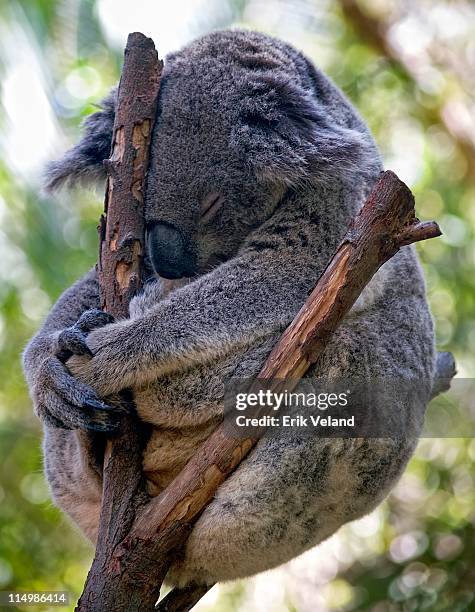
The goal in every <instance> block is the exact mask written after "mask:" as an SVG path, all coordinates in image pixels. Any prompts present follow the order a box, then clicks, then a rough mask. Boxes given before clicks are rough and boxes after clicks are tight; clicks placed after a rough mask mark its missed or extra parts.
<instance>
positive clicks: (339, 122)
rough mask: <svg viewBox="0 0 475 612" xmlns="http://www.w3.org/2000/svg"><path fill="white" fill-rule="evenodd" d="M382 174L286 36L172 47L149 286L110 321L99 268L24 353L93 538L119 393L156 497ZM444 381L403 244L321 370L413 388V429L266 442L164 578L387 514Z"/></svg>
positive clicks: (76, 175)
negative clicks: (104, 452) (125, 397)
mask: <svg viewBox="0 0 475 612" xmlns="http://www.w3.org/2000/svg"><path fill="white" fill-rule="evenodd" d="M115 99H116V94H115V91H113V92H112V93H111V94H110V95H109V96H108V97H107V98H106V100H105V101H104V102H103V104H102V108H101V110H99V111H98V112H96V113H95V114H93V115H92V116H91V117H90V118H88V119H87V120H86V122H85V133H84V136H83V138H82V140H81V141H80V142H79V143H78V144H77V145H76V146H74V147H73V148H72V149H71V150H70V151H69V152H68V153H66V155H65V156H64V157H63V159H61V160H60V161H58V162H55V163H53V164H51V165H50V167H49V171H48V175H47V186H48V188H50V189H54V188H56V187H58V186H60V185H62V184H64V183H72V184H74V183H76V182H78V181H81V180H83V179H84V180H86V181H87V180H89V179H91V178H93V179H98V178H100V177H101V176H103V169H102V161H103V160H104V159H105V158H107V157H108V155H109V151H110V144H111V135H112V126H113V120H114V107H115ZM381 170H382V164H381V159H380V155H379V153H378V150H377V147H376V145H375V143H374V141H373V138H372V136H371V134H370V133H369V130H368V128H367V127H366V125H365V123H364V121H363V120H362V119H361V117H360V116H359V114H358V112H357V111H356V110H355V109H354V108H353V106H352V105H351V103H350V102H349V101H348V100H347V99H346V98H345V97H344V95H343V94H342V92H341V91H340V90H339V89H338V88H337V87H336V86H335V85H334V84H333V83H332V82H331V81H330V80H329V79H328V78H327V77H326V76H325V75H324V74H323V73H322V72H321V71H320V70H318V69H317V68H316V67H315V66H314V65H313V64H312V63H311V62H310V61H309V60H308V59H307V58H305V57H304V56H303V55H302V54H301V53H300V52H299V51H297V50H296V49H294V48H293V47H292V46H290V45H289V44H286V43H285V42H282V41H280V40H277V39H275V38H271V37H269V36H266V35H264V34H261V33H257V32H251V31H242V30H226V31H218V32H213V33H211V34H208V35H206V36H204V37H203V38H200V39H198V40H196V41H195V42H192V43H191V44H189V45H188V46H186V47H185V48H184V49H182V50H181V51H179V52H177V53H173V54H171V55H169V56H168V57H167V58H166V61H165V68H164V71H163V77H162V85H161V91H160V96H159V105H158V110H157V120H156V125H155V127H154V132H153V139H152V149H151V158H150V167H149V172H148V176H147V185H146V227H147V234H146V243H147V269H149V270H150V279H149V280H148V282H147V283H146V285H145V287H144V289H143V291H142V292H141V293H140V295H138V296H137V297H136V298H135V299H134V300H133V301H132V303H131V304H130V318H128V319H124V320H118V321H112V320H111V318H110V317H108V315H106V314H105V313H103V312H101V311H100V310H99V298H98V283H97V277H96V272H95V271H94V270H91V271H89V272H88V273H87V274H86V275H85V276H84V278H82V279H81V280H79V281H78V282H76V283H75V284H74V285H73V286H72V287H71V288H70V289H68V290H66V291H65V293H64V294H63V295H62V296H61V297H60V299H59V300H58V302H57V303H56V305H55V306H54V307H53V309H52V311H51V313H50V314H49V315H48V317H47V318H46V321H45V323H44V325H43V327H42V329H41V330H40V331H39V333H38V334H37V335H36V336H35V337H34V338H33V339H32V340H31V341H30V343H29V345H28V346H27V348H26V350H25V353H24V370H25V375H26V379H27V381H28V384H29V387H30V390H31V396H32V399H33V403H34V406H35V411H36V414H37V415H38V416H39V418H40V419H41V421H42V423H43V426H44V432H45V435H44V455H45V466H46V474H47V478H48V481H49V484H50V487H51V492H52V496H53V498H54V500H55V502H56V503H57V505H58V506H59V507H60V508H62V509H63V510H64V511H65V512H66V513H67V514H68V515H69V516H70V517H71V518H72V519H73V521H75V522H76V523H77V525H79V527H80V528H81V530H82V531H83V532H84V533H85V534H86V536H87V537H88V538H89V539H90V540H91V541H92V542H94V541H95V539H96V537H97V526H98V517H99V510H100V505H101V469H100V460H101V457H100V455H101V440H102V439H103V437H104V436H103V433H104V432H111V431H114V430H115V429H116V427H117V422H118V416H119V413H120V410H121V407H120V405H119V406H115V404H113V403H112V402H111V401H110V397H111V396H114V395H115V394H118V393H119V392H121V391H123V390H124V389H129V390H131V392H132V393H133V398H134V402H135V406H136V409H137V413H138V415H139V417H140V419H141V420H142V421H144V422H145V423H147V424H149V426H150V427H151V435H150V438H149V440H148V442H147V445H146V448H145V450H144V454H143V470H144V474H145V475H146V478H147V483H148V491H149V493H150V494H151V495H157V494H158V493H160V491H163V489H164V488H165V487H166V486H167V485H168V484H169V483H170V482H171V481H172V479H173V478H174V477H175V476H176V475H177V474H178V473H179V471H180V470H181V469H182V468H183V467H184V465H185V464H186V462H187V461H188V460H189V458H190V457H191V456H192V455H193V453H194V452H195V451H196V450H197V448H198V447H199V446H200V444H201V443H202V442H203V441H204V440H205V439H206V438H207V437H208V436H209V435H210V433H211V432H212V431H213V429H214V428H215V427H216V426H217V424H218V423H219V422H221V420H222V418H223V396H224V390H225V388H226V385H227V384H228V383H229V382H230V381H231V380H233V379H235V378H252V377H255V376H257V375H258V373H259V371H260V369H261V367H262V365H263V364H264V362H265V360H266V358H267V356H268V355H269V353H270V351H271V350H272V348H273V346H274V345H275V343H276V342H277V340H278V339H279V337H280V335H281V333H282V332H283V331H284V329H285V328H286V327H287V326H288V325H289V324H290V322H291V321H292V319H293V318H294V317H295V315H296V314H297V312H298V311H299V309H300V308H301V306H302V304H303V303H304V302H305V299H306V298H307V296H308V294H309V292H310V291H311V290H312V288H313V287H314V286H315V283H316V281H317V280H318V278H319V276H320V274H321V273H322V271H323V270H324V268H325V266H326V264H327V263H328V261H329V259H330V258H331V256H332V255H333V254H334V252H335V250H336V248H337V246H338V244H339V241H340V240H341V238H342V237H343V235H344V233H345V231H346V229H347V227H348V224H349V222H350V220H351V219H352V217H353V216H354V215H355V214H356V213H357V211H358V210H359V208H360V207H361V205H362V204H363V202H364V200H365V198H366V197H367V195H368V194H369V192H370V190H371V188H372V187H373V185H374V183H375V181H376V180H377V178H378V176H379V174H380V172H381ZM434 373H435V351H434V334H433V325H432V319H431V315H430V312H429V309H428V305H427V302H426V296H425V286H424V280H423V276H422V273H421V269H420V267H419V263H418V261H417V257H416V254H415V251H414V249H413V248H412V247H410V246H407V247H404V248H402V249H401V251H400V252H399V253H398V254H397V255H396V256H395V257H394V258H393V259H391V260H390V261H389V262H388V263H386V264H385V265H384V267H383V268H382V269H381V271H380V273H378V274H377V275H376V276H375V277H374V278H373V280H372V281H371V283H370V284H369V285H368V287H367V289H366V290H365V291H364V292H363V295H362V297H361V298H360V299H359V300H358V302H357V304H356V305H355V307H354V308H353V310H352V311H351V312H350V314H349V315H348V316H347V317H346V318H345V319H344V321H343V322H342V324H341V325H340V327H339V328H338V330H337V331H336V332H335V333H334V334H333V336H332V338H331V340H330V342H329V343H328V345H327V347H326V349H325V351H324V353H323V354H322V355H321V357H320V358H319V359H318V361H317V363H316V364H315V365H314V366H313V367H312V369H311V371H310V372H309V374H308V375H309V376H310V377H315V376H317V375H318V376H328V377H329V378H330V379H338V378H357V379H361V380H366V381H371V380H372V379H374V378H377V377H386V376H391V377H396V378H398V379H404V380H407V381H409V383H410V381H417V383H418V386H417V388H418V391H417V392H416V391H414V392H412V393H411V392H410V391H409V392H408V394H407V396H406V397H404V398H403V397H400V398H399V397H398V398H395V399H394V404H393V405H392V406H391V408H390V409H391V411H394V412H393V413H394V414H396V415H402V416H404V417H405V418H406V420H407V422H408V424H409V425H408V431H407V435H404V436H395V437H387V438H335V437H334V438H322V437H317V436H302V435H301V434H299V433H298V431H294V432H290V433H288V434H286V435H285V436H284V435H282V436H269V437H264V438H262V439H261V440H260V441H259V442H258V444H257V446H256V447H255V449H254V450H253V451H252V452H251V453H250V455H249V456H248V457H247V458H246V459H245V460H244V461H243V462H242V463H241V465H240V466H239V467H238V468H237V469H236V471H235V472H233V473H232V475H231V476H230V477H229V478H228V479H227V480H226V481H225V482H224V483H223V484H222V485H221V487H220V488H219V490H218V491H217V493H216V495H215V497H214V498H213V500H212V502H211V503H210V504H209V505H208V507H207V508H206V509H205V510H204V512H203V513H202V514H201V516H200V518H199V519H198V521H197V522H196V524H195V526H194V528H193V530H192V533H191V535H190V538H189V540H188V541H187V543H186V546H185V548H184V551H183V554H182V556H181V558H180V559H179V560H178V561H177V562H176V563H175V564H174V566H173V567H172V568H171V569H170V572H169V575H168V581H169V582H170V583H171V584H175V585H179V586H183V585H186V584H189V583H201V584H203V583H204V584H212V583H214V582H216V581H226V580H232V579H236V578H243V577H247V576H250V575H252V574H255V573H258V572H261V571H263V570H267V569H269V568H273V567H276V566H278V565H280V564H282V563H285V562H287V561H288V560H290V559H292V558H293V557H295V556H297V555H299V554H301V553H302V552H304V551H305V550H307V549H309V548H311V547H314V546H315V545H317V544H318V543H320V542H321V541H322V540H324V539H326V538H328V537H329V536H330V535H331V534H333V533H334V532H335V531H337V530H338V529H339V527H340V526H342V525H343V524H345V523H346V522H348V521H352V520H354V519H356V518H358V517H361V516H363V515H364V514H366V513H368V512H370V511H371V510H373V509H374V508H375V507H376V506H377V504H379V503H380V502H381V501H382V500H383V499H384V497H385V496H386V495H387V494H388V492H389V491H390V489H391V488H392V487H393V485H394V484H395V483H396V481H397V480H398V478H399V477H400V475H401V473H402V472H403V470H404V468H405V465H406V463H407V461H408V459H409V458H410V456H411V454H412V452H413V450H414V448H415V444H416V441H417V436H418V433H419V432H420V429H421V427H422V423H423V417H424V411H425V407H426V404H427V402H428V400H429V398H430V393H431V388H432V384H433V380H434ZM407 386H408V387H410V384H408V385H407Z"/></svg>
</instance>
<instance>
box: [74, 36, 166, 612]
mask: <svg viewBox="0 0 475 612" xmlns="http://www.w3.org/2000/svg"><path fill="white" fill-rule="evenodd" d="M161 68H162V64H161V62H159V60H158V57H157V52H156V51H155V47H154V44H153V41H152V40H151V39H149V38H146V37H145V36H143V34H140V33H134V34H130V35H129V38H128V40H127V46H126V49H125V59H124V67H123V71H122V77H121V80H120V84H119V90H118V99H117V108H116V114H115V121H114V132H113V141H112V150H111V156H110V159H109V160H107V162H105V166H106V171H107V177H108V178H107V187H106V196H105V204H104V212H105V214H104V216H102V217H101V222H100V226H99V234H100V247H99V261H98V274H99V286H100V292H101V305H102V308H103V309H104V310H105V311H107V312H109V313H110V314H112V315H114V316H115V317H118V318H123V317H127V316H128V314H129V302H130V300H131V298H132V297H133V296H134V294H135V293H136V291H137V290H138V289H139V288H140V286H141V280H142V260H143V254H144V250H145V234H144V212H143V208H144V180H145V174H146V171H147V166H148V158H149V149H150V141H151V134H152V128H153V123H154V120H155V111H156V104H157V97H158V90H159V84H160V73H161ZM121 401H128V398H127V397H123V398H122V399H121ZM128 403H129V406H130V407H131V408H132V405H131V402H130V401H129V402H128ZM121 425H122V426H121V434H120V435H119V436H118V437H117V438H116V439H114V441H113V442H108V443H107V446H106V453H105V457H104V484H103V494H102V508H101V517H100V523H99V535H98V540H97V545H96V555H95V558H94V562H93V564H92V567H91V570H90V572H89V575H88V579H87V582H86V585H85V588H84V592H83V594H82V596H81V598H80V600H79V602H78V606H77V610H80V611H83V610H87V611H88V612H90V611H92V610H109V609H113V608H112V607H111V606H112V605H113V606H116V607H115V609H122V610H126V609H127V606H128V605H129V604H130V605H132V606H133V609H137V610H139V609H141V605H142V603H143V601H144V597H143V594H142V593H140V592H130V593H129V592H128V590H127V589H126V588H124V583H123V582H122V583H121V581H120V580H117V581H116V583H114V585H111V583H110V582H108V583H105V582H104V581H102V579H101V576H102V574H103V572H104V571H106V568H109V561H110V558H111V555H112V552H113V550H114V548H115V546H116V545H117V543H118V542H120V541H121V540H122V539H123V538H124V537H125V536H126V535H127V533H128V532H129V529H130V527H131V526H132V523H133V520H134V516H135V510H136V505H137V504H138V503H139V501H140V500H143V497H144V495H143V494H142V491H143V476H142V439H141V438H142V435H143V432H142V431H141V427H140V425H139V423H138V421H137V420H136V419H134V418H133V416H124V417H123V419H122V423H121ZM111 588H114V591H115V592H114V593H113V597H112V599H113V603H110V598H111V592H110V589H111ZM152 603H154V602H152Z"/></svg>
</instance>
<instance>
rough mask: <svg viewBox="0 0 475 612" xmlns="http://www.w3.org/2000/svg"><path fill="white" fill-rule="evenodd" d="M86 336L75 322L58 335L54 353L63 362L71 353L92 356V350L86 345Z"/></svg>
mask: <svg viewBox="0 0 475 612" xmlns="http://www.w3.org/2000/svg"><path fill="white" fill-rule="evenodd" d="M86 338H87V336H86V334H84V333H83V332H81V331H80V330H79V329H78V327H77V324H76V325H73V326H72V327H68V328H66V329H64V330H63V331H62V332H61V333H60V334H59V336H58V351H57V353H56V356H57V357H58V359H59V360H60V361H62V362H63V363H64V362H66V361H67V360H68V359H69V358H70V357H71V355H88V356H89V357H92V351H91V349H90V348H89V347H88V346H87V343H86Z"/></svg>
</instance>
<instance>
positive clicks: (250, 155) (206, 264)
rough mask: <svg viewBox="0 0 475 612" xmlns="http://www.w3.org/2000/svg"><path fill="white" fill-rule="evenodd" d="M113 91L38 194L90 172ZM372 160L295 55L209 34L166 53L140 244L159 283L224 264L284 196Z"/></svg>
mask: <svg viewBox="0 0 475 612" xmlns="http://www.w3.org/2000/svg"><path fill="white" fill-rule="evenodd" d="M114 106H115V92H113V93H112V94H111V95H110V96H109V97H108V98H106V100H105V101H104V102H103V110H102V111H100V112H99V113H95V114H94V115H92V116H91V117H89V119H87V120H86V123H85V128H86V130H85V135H84V137H83V139H82V140H81V141H80V142H79V143H78V145H76V146H75V147H74V148H73V149H72V150H71V151H69V152H68V153H66V155H65V157H64V158H63V159H62V160H60V161H59V162H56V163H53V164H51V165H50V168H49V172H48V175H47V187H49V188H54V187H56V186H57V185H60V184H61V183H63V182H64V181H67V180H72V181H75V180H78V179H81V178H82V177H89V176H99V175H101V173H102V160H103V159H105V158H107V157H108V156H109V150H110V142H111V138H112V128H113V121H114ZM378 164H379V159H378V155H377V152H376V151H375V149H374V146H373V143H372V140H371V138H369V137H368V134H367V131H366V128H365V127H364V124H363V123H362V122H361V121H359V119H358V117H357V116H356V115H355V113H354V111H353V110H352V109H351V107H350V106H349V105H348V103H347V102H346V100H345V99H344V98H343V96H341V94H339V93H338V92H337V90H336V89H335V88H334V86H333V85H332V84H331V83H330V82H329V81H328V80H327V79H326V78H325V77H324V76H323V75H322V74H321V73H320V72H318V71H317V70H316V69H315V68H314V67H313V65H312V64H311V63H310V62H309V61H308V60H306V59H305V58H304V57H303V56H302V55H301V54H300V53H299V52H298V51H296V50H295V49H293V48H292V47H290V46H289V45H287V44H286V43H283V42H281V41H278V40H276V39H273V38H270V37H268V36H265V35H263V34H259V33H256V32H248V31H239V30H236V31H222V32H214V33H212V34H209V35H207V36H205V37H203V38H201V39H199V40H197V41H195V42H193V43H191V44H190V45H189V46H188V47H185V48H184V49H183V50H181V51H179V52H178V53H175V54H172V55H170V56H168V57H167V59H166V62H165V69H164V72H163V76H162V82H161V88H160V97H159V104H158V111H157V120H156V123H155V126H154V132H153V137H152V149H151V156H150V167H149V172H148V176H147V185H146V207H145V208H146V223H147V248H148V251H149V255H150V259H151V262H152V264H153V266H154V268H155V271H156V272H157V273H158V274H159V275H161V276H164V277H166V278H180V277H183V276H193V275H195V274H202V273H204V272H206V271H208V270H209V269H211V268H212V267H214V266H215V265H217V264H219V263H221V262H223V261H225V260H227V259H229V258H230V257H232V256H233V255H234V254H235V253H236V251H237V249H238V248H239V246H240V244H241V243H242V242H243V240H244V239H245V238H246V236H248V235H249V233H250V232H251V231H252V230H253V229H254V228H256V227H259V226H260V225H261V224H262V223H264V222H265V221H266V220H267V219H268V218H269V217H270V216H271V215H272V213H273V212H274V210H275V209H276V207H277V206H278V205H279V202H280V200H281V199H282V196H283V195H284V193H285V192H286V190H288V189H293V190H296V189H297V190H298V189H300V190H302V189H309V188H311V186H312V184H315V183H324V184H325V185H326V184H331V183H334V182H335V181H336V182H338V181H340V182H341V181H352V180H353V179H354V174H355V173H359V174H364V173H366V172H368V173H372V172H374V171H375V168H376V167H377V166H378Z"/></svg>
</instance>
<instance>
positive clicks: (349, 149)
mask: <svg viewBox="0 0 475 612" xmlns="http://www.w3.org/2000/svg"><path fill="white" fill-rule="evenodd" d="M299 81H300V79H299V78H298V77H297V75H295V76H294V77H293V78H292V77H291V76H289V75H288V74H287V73H285V72H283V71H272V72H271V71H268V72H263V73H262V74H261V75H259V76H256V75H255V74H254V75H253V76H252V82H249V83H248V84H247V87H246V90H247V91H246V93H245V95H244V96H243V98H242V100H241V108H240V119H239V120H238V122H237V124H236V126H235V128H234V129H233V132H232V135H231V146H233V147H235V148H236V149H237V150H238V151H239V152H240V153H242V154H243V156H245V158H246V159H247V160H249V161H250V163H251V164H252V166H253V168H254V171H255V173H256V175H257V176H258V177H260V178H262V179H264V180H266V179H267V180H270V181H278V182H281V183H284V184H286V185H289V186H291V185H298V184H301V183H302V182H304V181H308V180H309V181H317V182H319V181H328V180H331V178H332V177H340V178H349V179H350V180H351V177H352V176H354V173H355V172H357V173H361V174H367V173H368V172H373V171H374V168H375V167H376V166H377V163H378V162H377V159H378V154H377V152H376V149H375V147H374V144H373V142H372V139H371V137H370V135H369V134H368V133H366V132H365V131H363V130H362V129H361V126H356V127H355V128H354V129H352V128H349V127H345V125H344V115H345V111H347V110H348V109H344V108H342V113H341V115H342V120H341V121H340V122H337V121H336V120H335V119H334V117H335V109H332V110H331V112H329V109H328V107H327V105H326V103H325V102H324V100H323V99H321V100H320V99H319V97H318V93H316V92H314V91H313V90H312V89H311V88H305V87H304V86H303V85H302V84H301V82H300V83H299ZM330 86H331V85H330ZM338 103H341V104H347V103H346V101H344V99H343V98H341V100H338ZM332 116H333V118H332Z"/></svg>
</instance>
